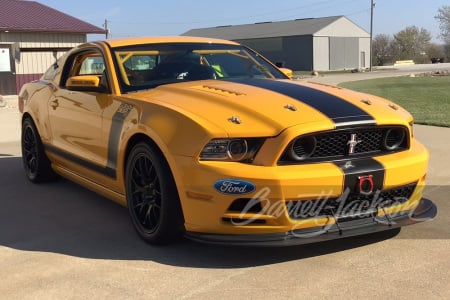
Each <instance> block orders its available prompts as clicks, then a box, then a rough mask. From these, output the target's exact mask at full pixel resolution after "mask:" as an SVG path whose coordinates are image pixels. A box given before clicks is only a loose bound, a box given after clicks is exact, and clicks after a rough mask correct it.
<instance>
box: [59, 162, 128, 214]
mask: <svg viewBox="0 0 450 300" xmlns="http://www.w3.org/2000/svg"><path fill="white" fill-rule="evenodd" d="M52 168H53V170H54V171H55V172H56V173H57V174H59V175H61V176H62V177H64V178H66V179H69V180H70V181H73V182H75V183H77V184H79V185H81V186H82V187H85V188H87V189H89V190H91V191H93V192H95V193H97V194H100V195H101V196H103V197H106V198H108V199H110V200H113V201H114V202H116V203H118V204H120V205H122V206H126V205H127V200H126V198H125V195H123V194H119V193H117V192H114V191H111V190H110V189H108V188H106V187H104V186H102V185H100V184H97V183H95V182H93V181H90V180H88V179H86V178H84V177H81V176H79V175H77V174H75V173H73V172H71V171H69V170H67V169H65V168H63V167H61V166H59V165H55V164H52Z"/></svg>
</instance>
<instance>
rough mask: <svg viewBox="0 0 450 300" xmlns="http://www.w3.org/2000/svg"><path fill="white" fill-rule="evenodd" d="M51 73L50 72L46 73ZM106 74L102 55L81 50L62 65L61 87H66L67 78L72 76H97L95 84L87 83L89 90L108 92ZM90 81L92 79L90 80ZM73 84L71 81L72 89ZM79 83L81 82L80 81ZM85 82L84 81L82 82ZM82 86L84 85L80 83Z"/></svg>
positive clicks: (94, 51)
mask: <svg viewBox="0 0 450 300" xmlns="http://www.w3.org/2000/svg"><path fill="white" fill-rule="evenodd" d="M48 72H49V74H50V73H51V72H50V70H49V71H48ZM106 73H107V72H106V71H105V61H104V59H103V56H102V54H101V53H100V52H99V51H98V50H96V49H92V50H82V51H80V52H77V53H74V54H72V55H71V56H70V57H69V58H68V59H67V61H66V64H65V65H64V69H63V73H62V77H61V85H62V86H63V87H67V85H68V80H69V78H72V77H74V76H83V75H93V76H97V77H98V80H97V82H96V83H95V82H94V81H93V82H89V84H90V85H91V87H90V89H92V88H94V89H95V88H96V87H103V90H105V89H106V90H108V80H107V78H106V77H105V76H106V75H105V74H106ZM94 79H95V78H94ZM90 80H92V78H91V79H90ZM73 82H74V81H71V88H74V87H73V85H72V84H73ZM80 82H81V81H80ZM83 82H86V81H83ZM81 84H83V85H84V83H81ZM87 88H88V86H81V87H80V89H87Z"/></svg>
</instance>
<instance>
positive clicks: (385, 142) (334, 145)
mask: <svg viewBox="0 0 450 300" xmlns="http://www.w3.org/2000/svg"><path fill="white" fill-rule="evenodd" d="M394 131H395V132H394ZM395 133H396V134H395ZM408 136H409V135H408V134H407V130H406V129H405V128H403V127H399V126H396V127H393V126H380V127H369V128H356V129H345V130H335V131H329V132H321V133H316V134H311V135H305V136H300V137H297V138H295V139H294V140H293V141H292V142H291V143H290V144H289V145H288V147H287V148H286V150H285V151H284V153H283V155H282V156H281V158H280V160H279V164H289V163H303V162H312V161H326V160H338V159H346V158H357V157H364V156H374V155H380V154H385V153H393V152H398V151H402V150H406V149H407V148H408V146H409V141H408ZM352 143H353V146H352Z"/></svg>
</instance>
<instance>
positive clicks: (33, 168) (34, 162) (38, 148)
mask: <svg viewBox="0 0 450 300" xmlns="http://www.w3.org/2000/svg"><path fill="white" fill-rule="evenodd" d="M21 144H22V161H23V167H24V169H25V174H26V176H27V178H28V179H29V180H30V181H31V182H34V183H39V182H46V181H51V180H53V179H55V178H56V174H55V173H54V172H53V170H52V167H51V163H50V160H49V159H48V157H47V155H46V154H45V151H44V146H43V145H42V141H41V138H40V136H39V133H38V131H37V129H36V126H35V125H34V123H33V121H32V120H31V119H30V118H25V119H24V120H23V123H22V138H21Z"/></svg>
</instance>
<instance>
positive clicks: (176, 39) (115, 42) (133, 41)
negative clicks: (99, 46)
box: [104, 36, 238, 48]
mask: <svg viewBox="0 0 450 300" xmlns="http://www.w3.org/2000/svg"><path fill="white" fill-rule="evenodd" d="M104 42H105V43H107V44H108V45H109V46H110V47H113V48H114V47H122V46H130V45H142V44H160V43H209V44H211V43H212V44H229V45H238V44H237V43H235V42H232V41H227V40H221V39H213V38H203V37H192V36H154V37H132V38H121V39H110V40H105V41H104Z"/></svg>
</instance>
